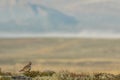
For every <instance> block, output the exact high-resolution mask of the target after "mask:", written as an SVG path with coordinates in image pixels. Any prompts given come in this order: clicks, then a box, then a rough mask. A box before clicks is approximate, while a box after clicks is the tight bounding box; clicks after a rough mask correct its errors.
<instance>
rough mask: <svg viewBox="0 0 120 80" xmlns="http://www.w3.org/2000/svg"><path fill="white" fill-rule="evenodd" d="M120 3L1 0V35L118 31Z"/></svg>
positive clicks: (119, 28) (91, 0)
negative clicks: (11, 33)
mask: <svg viewBox="0 0 120 80" xmlns="http://www.w3.org/2000/svg"><path fill="white" fill-rule="evenodd" d="M119 26H120V1H119V0H0V32H2V33H4V32H77V33H80V32H85V33H86V32H87V33H89V32H97V33H99V32H104V33H106V32H108V34H110V33H119V31H120V27H119Z"/></svg>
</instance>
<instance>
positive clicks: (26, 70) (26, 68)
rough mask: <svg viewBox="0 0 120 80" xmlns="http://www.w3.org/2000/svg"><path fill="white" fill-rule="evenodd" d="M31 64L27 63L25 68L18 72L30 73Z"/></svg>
mask: <svg viewBox="0 0 120 80" xmlns="http://www.w3.org/2000/svg"><path fill="white" fill-rule="evenodd" d="M31 65H32V62H29V63H28V64H27V65H26V66H24V67H23V68H22V69H21V70H20V71H19V72H30V70H31Z"/></svg>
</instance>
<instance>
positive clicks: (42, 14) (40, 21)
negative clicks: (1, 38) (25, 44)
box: [0, 0, 78, 33]
mask: <svg viewBox="0 0 120 80" xmlns="http://www.w3.org/2000/svg"><path fill="white" fill-rule="evenodd" d="M10 1H13V3H12V2H8V3H9V4H7V1H6V5H4V9H3V10H2V9H0V11H1V13H0V16H1V17H2V18H1V19H0V32H20V33H21V32H24V33H41V32H42V33H43V32H67V31H68V32H70V31H73V28H75V26H76V25H77V24H78V21H77V19H76V18H75V17H73V16H69V15H67V14H65V13H62V12H60V11H58V10H56V9H52V8H49V7H46V6H44V5H40V4H33V3H31V2H30V0H26V1H23V2H22V3H21V2H20V0H10Z"/></svg>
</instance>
